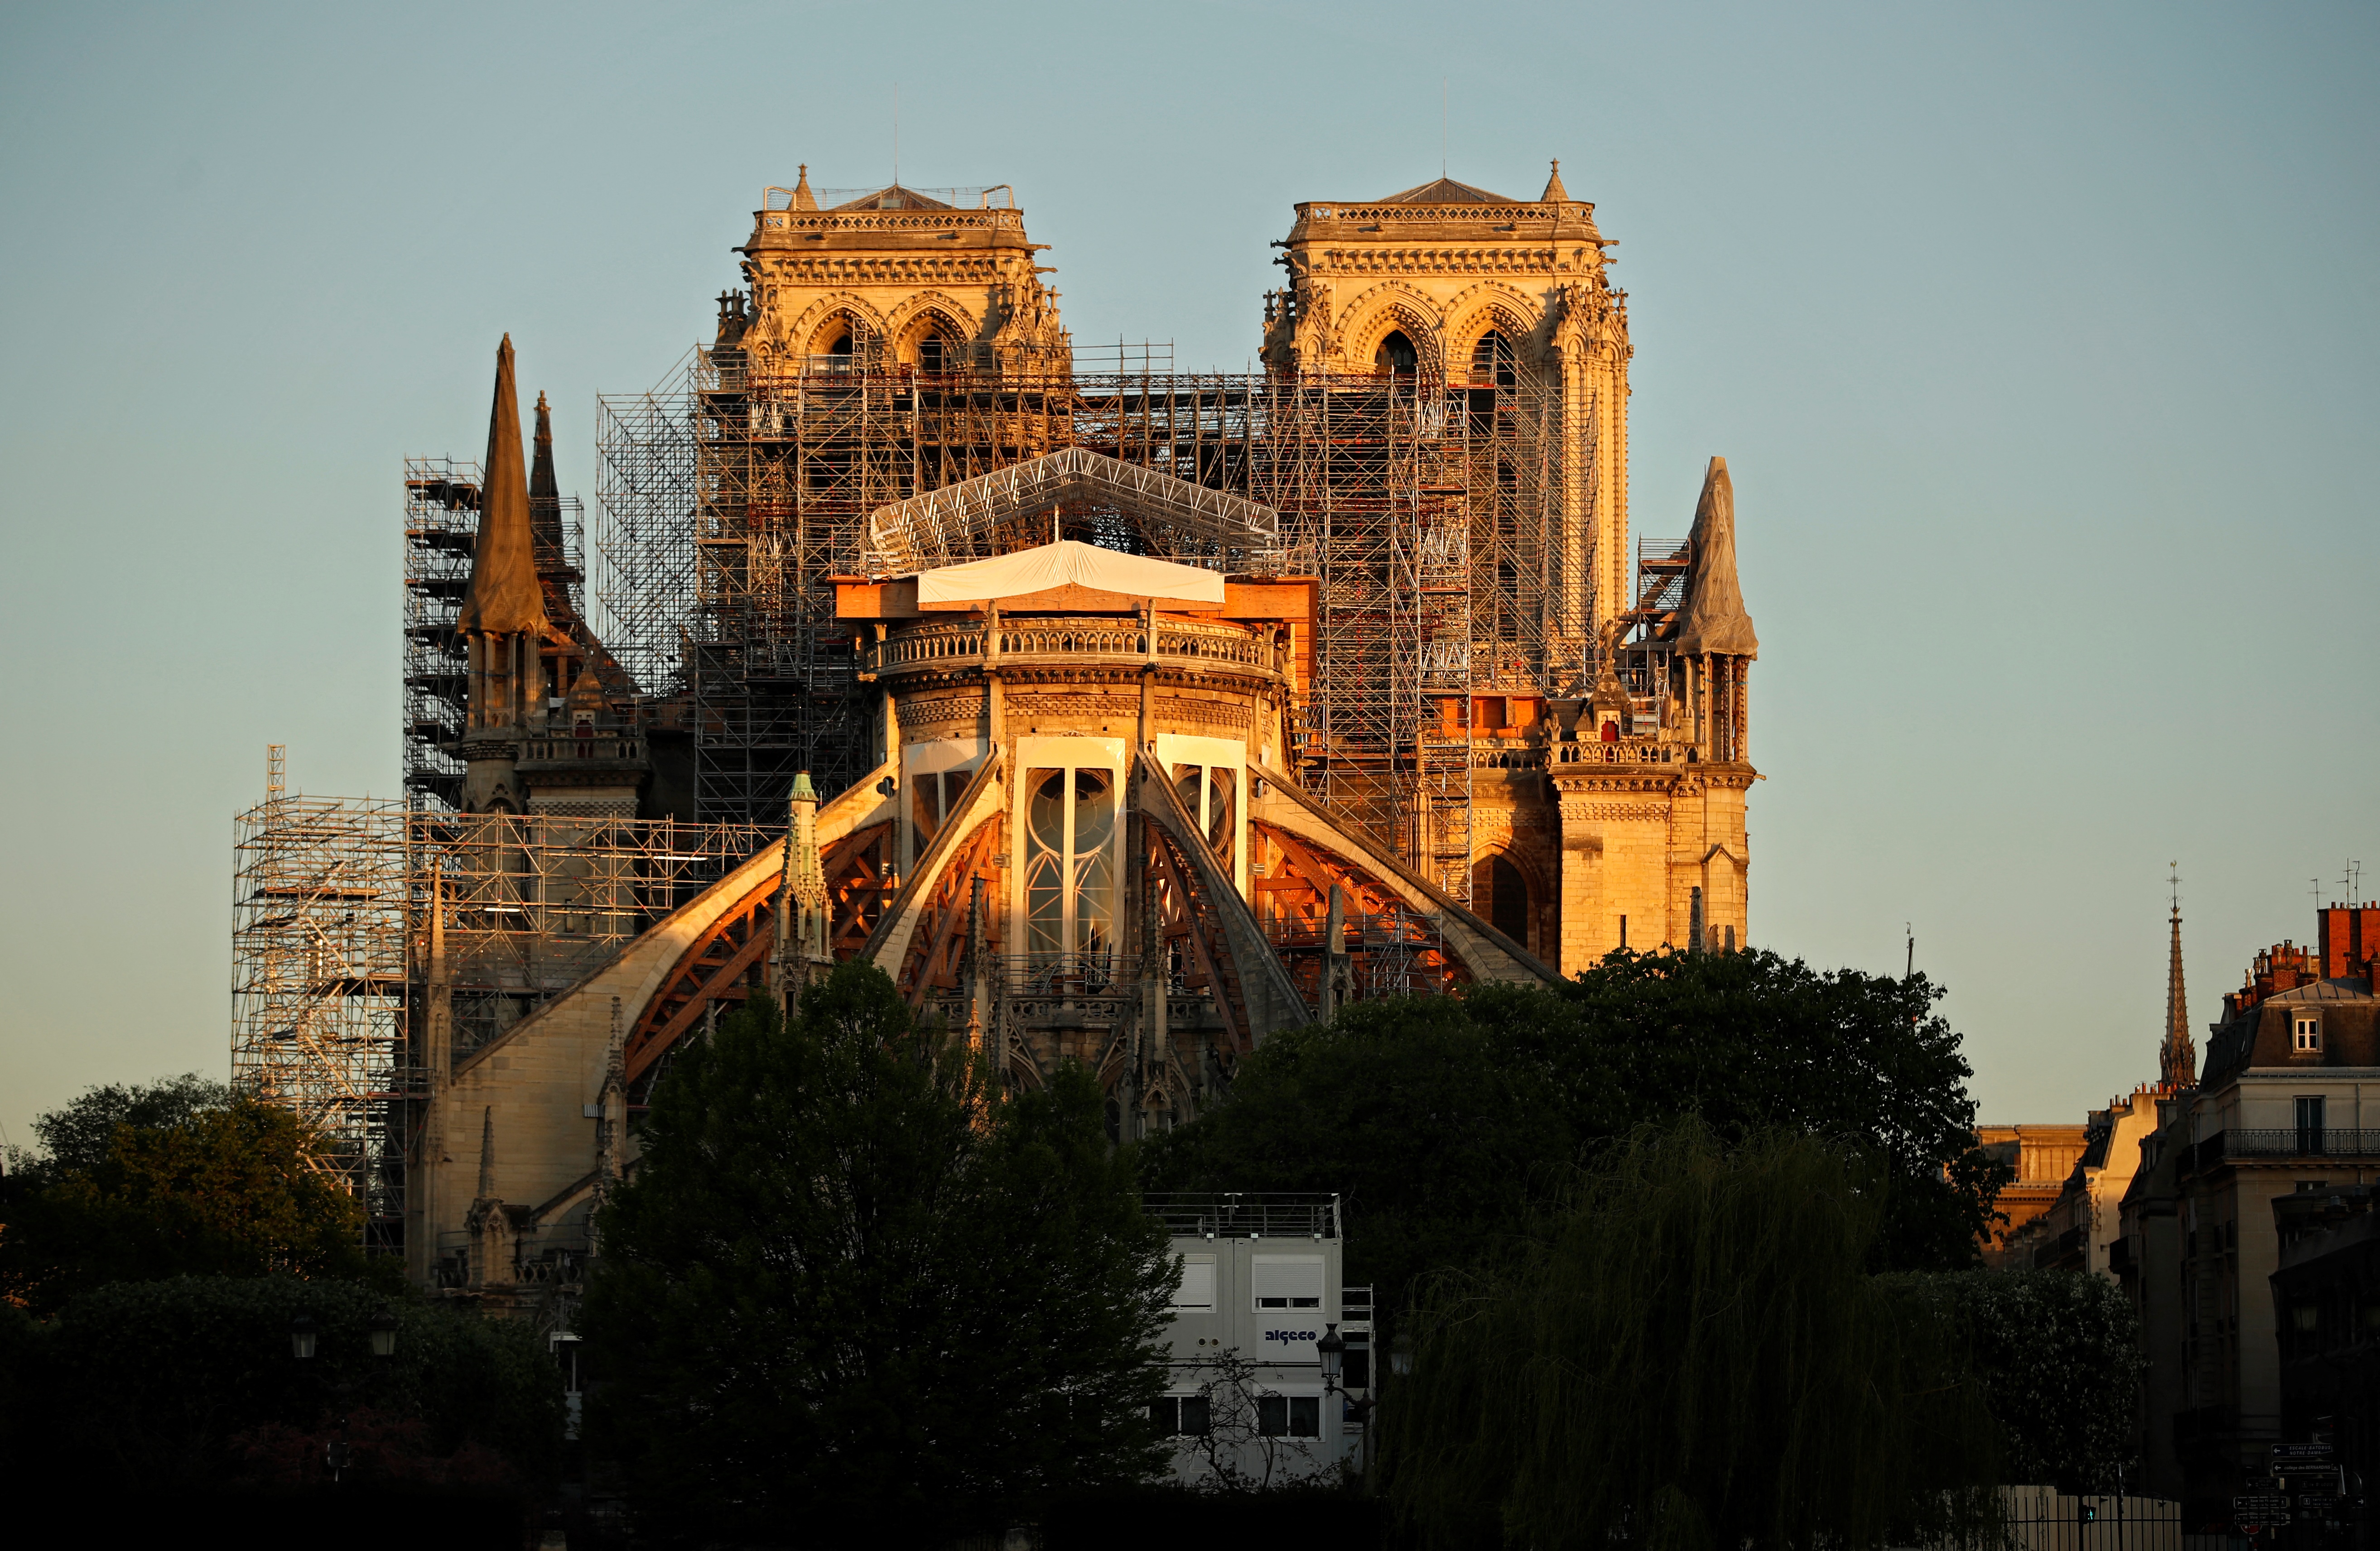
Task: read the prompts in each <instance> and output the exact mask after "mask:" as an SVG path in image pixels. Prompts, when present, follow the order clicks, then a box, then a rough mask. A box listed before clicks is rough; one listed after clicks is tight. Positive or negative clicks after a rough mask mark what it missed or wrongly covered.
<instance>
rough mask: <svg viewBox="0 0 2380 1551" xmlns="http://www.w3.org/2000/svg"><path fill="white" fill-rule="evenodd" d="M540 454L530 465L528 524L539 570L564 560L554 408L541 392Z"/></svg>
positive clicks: (538, 425)
mask: <svg viewBox="0 0 2380 1551" xmlns="http://www.w3.org/2000/svg"><path fill="white" fill-rule="evenodd" d="M534 445H535V446H536V449H537V451H536V453H535V454H534V455H533V456H532V457H531V458H530V460H529V467H528V524H529V532H530V534H531V535H532V537H533V541H534V543H535V547H536V555H537V559H538V561H539V569H540V570H544V569H548V568H550V567H555V566H559V565H560V564H561V563H562V486H561V484H560V483H559V482H558V481H557V480H556V479H554V477H553V410H551V409H549V408H547V407H546V404H545V395H544V394H538V395H537V436H536V440H535V442H534Z"/></svg>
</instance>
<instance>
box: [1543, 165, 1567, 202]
mask: <svg viewBox="0 0 2380 1551" xmlns="http://www.w3.org/2000/svg"><path fill="white" fill-rule="evenodd" d="M1569 200H1570V190H1569V189H1567V188H1563V187H1562V185H1561V160H1560V158H1559V157H1557V158H1555V160H1554V170H1553V172H1552V174H1551V175H1550V176H1548V177H1547V179H1546V191H1545V192H1544V193H1542V194H1540V195H1538V196H1537V203H1539V204H1541V205H1550V204H1566V203H1568V202H1569Z"/></svg>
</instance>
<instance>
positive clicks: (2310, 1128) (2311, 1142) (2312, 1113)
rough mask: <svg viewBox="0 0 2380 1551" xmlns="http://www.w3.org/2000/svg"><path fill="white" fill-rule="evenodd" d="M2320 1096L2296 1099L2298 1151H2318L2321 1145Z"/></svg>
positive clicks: (2321, 1109)
mask: <svg viewBox="0 0 2380 1551" xmlns="http://www.w3.org/2000/svg"><path fill="white" fill-rule="evenodd" d="M2322 1111H2323V1104H2322V1096H2321V1095H2319V1094H2316V1095H2313V1097H2307V1098H2301V1099H2299V1100H2298V1151H2299V1152H2301V1153H2319V1152H2321V1151H2322V1150H2323V1146H2322V1121H2323V1113H2322Z"/></svg>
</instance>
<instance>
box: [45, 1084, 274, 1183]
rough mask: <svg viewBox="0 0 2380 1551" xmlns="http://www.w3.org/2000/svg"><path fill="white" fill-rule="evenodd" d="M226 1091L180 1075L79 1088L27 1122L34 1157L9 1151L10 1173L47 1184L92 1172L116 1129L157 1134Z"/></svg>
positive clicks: (222, 1099) (217, 1104) (215, 1103)
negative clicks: (36, 1143) (35, 1145)
mask: <svg viewBox="0 0 2380 1551" xmlns="http://www.w3.org/2000/svg"><path fill="white" fill-rule="evenodd" d="M231 1097H232V1094H231V1089H230V1088H229V1087H228V1086H227V1085H225V1084H222V1083H218V1082H216V1081H215V1080H214V1079H213V1078H212V1077H202V1076H200V1074H199V1073H197V1072H183V1073H182V1074H181V1075H180V1076H178V1077H161V1078H159V1079H158V1080H157V1081H156V1082H153V1083H140V1084H133V1085H131V1086H126V1085H124V1084H120V1083H109V1084H103V1085H99V1086H94V1087H91V1088H88V1089H85V1090H84V1091H83V1093H82V1095H81V1096H80V1097H78V1098H75V1099H73V1100H72V1101H70V1102H69V1103H67V1105H66V1106H65V1108H63V1109H52V1110H50V1111H49V1112H48V1113H46V1114H42V1115H38V1116H36V1117H34V1120H33V1134H34V1136H36V1137H37V1138H39V1139H40V1141H41V1145H42V1149H41V1152H40V1153H39V1154H30V1153H26V1152H23V1151H21V1150H12V1152H11V1154H10V1157H9V1159H8V1167H9V1172H10V1173H12V1174H13V1173H18V1172H25V1173H33V1174H38V1175H39V1176H40V1178H41V1180H42V1182H43V1183H48V1182H50V1181H54V1180H56V1179H58V1178H60V1177H62V1176H65V1175H67V1174H78V1173H83V1172H86V1171H88V1170H90V1169H96V1168H98V1167H99V1166H100V1164H102V1163H103V1162H105V1161H106V1159H107V1153H108V1148H109V1147H110V1146H111V1145H113V1144H114V1142H115V1131H116V1128H117V1127H118V1126H132V1127H134V1128H136V1129H140V1130H151V1131H154V1130H161V1129H164V1128H168V1127H172V1126H177V1125H180V1124H181V1123H182V1122H183V1121H188V1120H189V1119H191V1118H192V1117H193V1116H196V1115H198V1114H200V1113H202V1112H203V1111H205V1110H209V1109H222V1108H224V1106H225V1105H227V1104H229V1103H230V1102H231Z"/></svg>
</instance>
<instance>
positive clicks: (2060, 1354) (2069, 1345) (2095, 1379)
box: [1896, 1271, 2148, 1493]
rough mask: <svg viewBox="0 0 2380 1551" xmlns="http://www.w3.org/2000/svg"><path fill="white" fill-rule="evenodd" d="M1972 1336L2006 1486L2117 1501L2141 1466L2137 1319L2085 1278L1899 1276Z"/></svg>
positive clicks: (2101, 1281)
mask: <svg viewBox="0 0 2380 1551" xmlns="http://www.w3.org/2000/svg"><path fill="white" fill-rule="evenodd" d="M1896 1279H1897V1281H1898V1283H1899V1285H1900V1286H1901V1287H1902V1288H1903V1289H1905V1290H1907V1291H1908V1292H1909V1293H1911V1294H1912V1295H1913V1296H1916V1297H1920V1298H1925V1299H1930V1300H1933V1301H1934V1302H1935V1303H1937V1306H1938V1307H1939V1308H1940V1309H1941V1310H1942V1312H1943V1313H1944V1314H1945V1315H1947V1316H1948V1317H1949V1318H1950V1319H1952V1320H1954V1321H1955V1322H1956V1323H1957V1325H1958V1326H1959V1328H1960V1329H1961V1332H1962V1333H1963V1334H1964V1337H1965V1339H1966V1341H1967V1345H1968V1350H1969V1351H1970V1352H1971V1353H1972V1360H1973V1365H1974V1370H1975V1373H1976V1375H1977V1377H1978V1378H1979V1379H1980V1380H1981V1381H1982V1383H1983V1386H1984V1393H1985V1397H1986V1400H1987V1401H1988V1403H1989V1405H1990V1407H1991V1412H1992V1415H1993V1418H1994V1420H1995V1421H1996V1423H1997V1424H1998V1440H1999V1441H1998V1447H1999V1460H2000V1479H2001V1480H2002V1481H2005V1482H2008V1483H2010V1484H2021V1485H2042V1486H2050V1485H2054V1486H2056V1487H2058V1489H2059V1490H2060V1491H2065V1492H2074V1493H2082V1492H2104V1491H2113V1490H2115V1489H2116V1488H2117V1487H2118V1486H2119V1485H2120V1484H2121V1481H2122V1478H2123V1474H2124V1472H2126V1471H2128V1470H2130V1469H2131V1466H2132V1465H2133V1463H2134V1462H2135V1461H2136V1460H2137V1459H2138V1457H2139V1455H2138V1449H2137V1447H2136V1446H2137V1444H2138V1441H2139V1434H2138V1427H2139V1423H2140V1412H2139V1405H2140V1383H2141V1375H2142V1374H2143V1371H2144V1370H2145V1369H2146V1368H2147V1366H2148V1360H2147V1358H2146V1357H2145V1356H2144V1355H2143V1353H2142V1351H2141V1341H2140V1315H2139V1312H2138V1311H2137V1310H2135V1309H2134V1308H2133V1306H2132V1301H2131V1298H2129V1297H2127V1296H2126V1295H2125V1293H2124V1291H2123V1290H2122V1289H2121V1288H2119V1287H2118V1286H2117V1285H2116V1284H2115V1283H2113V1282H2111V1281H2109V1280H2107V1278H2105V1277H2099V1276H2094V1275H2092V1274H2090V1273H2088V1272H2083V1271H1962V1272H1956V1273H1949V1274H1937V1275H1930V1276H1927V1275H1913V1276H1908V1277H1903V1278H1896Z"/></svg>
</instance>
